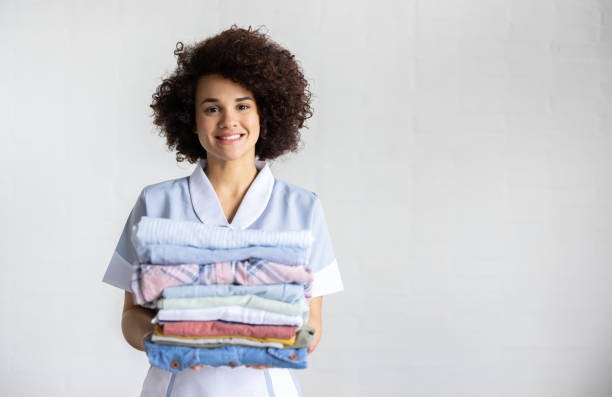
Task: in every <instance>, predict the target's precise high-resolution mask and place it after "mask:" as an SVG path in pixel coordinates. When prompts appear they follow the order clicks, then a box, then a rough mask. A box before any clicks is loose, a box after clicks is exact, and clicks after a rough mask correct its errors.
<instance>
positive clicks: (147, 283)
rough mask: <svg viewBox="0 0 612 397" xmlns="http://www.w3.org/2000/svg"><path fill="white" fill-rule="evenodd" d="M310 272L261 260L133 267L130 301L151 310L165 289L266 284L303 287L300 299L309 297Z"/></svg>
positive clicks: (301, 267)
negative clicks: (131, 296) (210, 285)
mask: <svg viewBox="0 0 612 397" xmlns="http://www.w3.org/2000/svg"><path fill="white" fill-rule="evenodd" d="M311 282H312V273H311V271H310V269H306V268H305V267H304V266H287V265H282V264H278V263H273V262H269V261H266V260H261V259H249V260H246V261H233V262H219V263H211V264H204V265H197V264H184V265H150V264H137V265H134V266H133V273H132V293H133V294H134V301H135V302H136V303H137V304H139V305H142V306H149V307H155V306H154V304H153V302H154V301H155V300H156V299H157V298H159V297H160V296H161V294H162V292H163V290H164V288H166V287H174V286H178V285H207V284H235V285H269V284H287V283H293V284H303V285H304V296H305V297H306V298H310V296H311V284H310V283H311Z"/></svg>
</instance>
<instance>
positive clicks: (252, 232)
mask: <svg viewBox="0 0 612 397" xmlns="http://www.w3.org/2000/svg"><path fill="white" fill-rule="evenodd" d="M312 240H313V238H312V234H311V233H310V231H309V230H290V231H268V230H256V229H248V230H238V229H230V228H228V227H221V226H211V225H207V224H204V223H200V222H189V221H176V220H171V219H164V218H151V217H148V216H143V217H142V218H141V219H140V222H138V223H137V224H136V225H134V226H133V233H132V242H133V243H134V245H135V246H144V245H149V244H172V245H185V246H192V247H200V248H211V249H231V248H243V247H250V246H283V247H299V248H309V247H310V245H311V244H312Z"/></svg>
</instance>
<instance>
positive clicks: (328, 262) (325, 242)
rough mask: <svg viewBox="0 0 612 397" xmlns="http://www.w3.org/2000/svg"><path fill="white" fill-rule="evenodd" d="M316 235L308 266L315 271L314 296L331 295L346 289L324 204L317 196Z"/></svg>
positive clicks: (313, 215) (315, 206) (314, 210)
mask: <svg viewBox="0 0 612 397" xmlns="http://www.w3.org/2000/svg"><path fill="white" fill-rule="evenodd" d="M310 230H311V232H312V235H313V237H314V240H313V243H312V250H311V253H310V260H309V265H308V267H309V268H310V269H311V270H312V272H313V282H312V297H313V298H315V297H317V296H322V295H329V294H333V293H334V292H339V291H342V290H343V289H344V286H343V284H342V278H341V277H340V270H339V268H338V263H337V262H336V256H335V254H334V250H333V247H332V242H331V237H330V235H329V230H328V229H327V222H326V221H325V213H324V212H323V206H322V205H321V201H320V200H319V198H318V197H316V199H315V201H314V205H313V209H312V219H311V228H310Z"/></svg>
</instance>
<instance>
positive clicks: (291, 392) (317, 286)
mask: <svg viewBox="0 0 612 397" xmlns="http://www.w3.org/2000/svg"><path fill="white" fill-rule="evenodd" d="M205 165H206V163H205V160H202V161H201V162H200V164H199V165H198V166H197V167H196V168H195V170H194V172H193V173H192V174H191V176H189V177H184V178H179V179H174V180H170V181H166V182H161V183H158V184H155V185H151V186H148V187H146V188H144V189H143V191H142V192H141V194H140V196H139V197H138V200H137V202H136V204H135V205H134V208H133V209H132V212H131V213H130V216H129V218H128V220H127V222H126V225H125V227H124V229H123V233H122V234H121V237H120V239H119V242H118V244H117V248H116V250H115V252H114V254H113V257H112V259H111V261H110V263H109V265H108V268H107V270H106V273H105V275H104V279H103V281H104V282H106V283H108V284H111V285H114V286H116V287H119V288H122V289H124V290H127V291H130V280H131V275H132V267H131V265H132V263H136V262H137V261H138V260H137V257H136V252H135V250H134V248H133V246H132V244H131V238H130V237H131V236H130V233H131V230H132V226H133V225H134V224H136V223H137V222H138V221H139V220H140V218H141V217H142V216H145V215H146V216H150V217H157V218H169V219H175V220H184V221H192V222H203V223H206V224H210V225H217V226H226V227H230V228H233V229H263V230H270V231H282V230H304V229H307V230H310V231H311V233H312V235H313V237H314V241H313V244H312V250H311V255H310V260H309V264H308V267H309V268H310V269H311V270H312V272H313V282H312V296H313V297H317V296H323V295H327V294H331V293H334V292H338V291H341V290H342V289H343V286H342V280H341V278H340V273H339V270H338V266H337V263H336V259H335V256H334V252H333V248H332V245H331V239H330V236H329V232H328V230H327V224H326V222H325V216H324V213H323V208H322V206H321V203H320V201H319V199H318V197H317V196H316V195H315V194H314V193H312V192H309V191H307V190H305V189H302V188H299V187H297V186H294V185H291V184H288V183H286V182H283V181H281V180H278V179H276V178H274V176H273V175H272V172H271V170H270V167H269V166H268V165H267V164H266V163H263V162H259V161H257V162H256V167H257V169H258V170H259V172H258V174H257V176H256V178H255V179H254V180H253V182H252V184H251V186H250V187H249V189H248V191H247V192H246V194H245V196H244V198H243V200H242V202H241V204H240V207H239V208H238V210H237V212H236V214H235V216H234V219H233V220H232V222H231V223H228V221H227V219H226V218H225V215H224V213H223V209H222V207H221V204H220V202H219V200H218V198H217V195H216V193H215V191H214V189H213V187H212V185H211V183H210V181H209V180H208V178H207V177H206V174H205V173H204V167H205ZM300 395H301V393H300V389H299V385H298V383H297V381H296V378H295V375H294V374H293V373H292V372H291V371H289V370H286V369H277V368H270V369H265V370H258V369H251V368H246V367H239V368H229V367H217V368H213V367H204V368H202V370H201V371H199V372H197V371H194V370H191V369H187V370H184V371H182V372H180V373H178V374H174V375H173V374H171V373H169V372H166V371H163V370H161V369H158V368H155V367H151V368H150V369H149V372H148V374H147V376H146V378H145V381H144V385H143V389H142V396H145V397H157V396H180V397H187V396H194V397H195V396H198V397H202V396H206V397H209V396H211V397H217V396H219V397H221V396H223V397H225V396H235V397H240V396H249V397H259V396H283V397H291V396H300Z"/></svg>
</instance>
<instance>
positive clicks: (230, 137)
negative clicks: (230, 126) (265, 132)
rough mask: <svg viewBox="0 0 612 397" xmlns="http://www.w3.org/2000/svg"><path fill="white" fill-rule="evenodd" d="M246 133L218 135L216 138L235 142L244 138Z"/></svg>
mask: <svg viewBox="0 0 612 397" xmlns="http://www.w3.org/2000/svg"><path fill="white" fill-rule="evenodd" d="M244 135H245V134H241V133H235V134H225V135H216V136H215V139H218V140H220V141H224V142H234V141H237V140H239V139H240V138H242V137H243V136H244Z"/></svg>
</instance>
